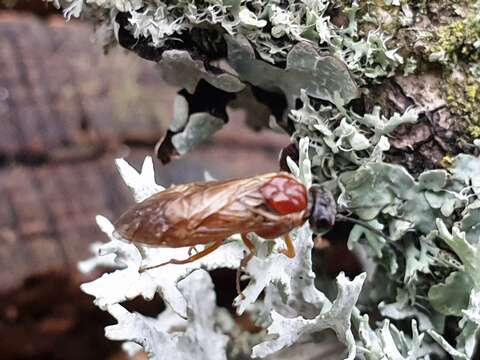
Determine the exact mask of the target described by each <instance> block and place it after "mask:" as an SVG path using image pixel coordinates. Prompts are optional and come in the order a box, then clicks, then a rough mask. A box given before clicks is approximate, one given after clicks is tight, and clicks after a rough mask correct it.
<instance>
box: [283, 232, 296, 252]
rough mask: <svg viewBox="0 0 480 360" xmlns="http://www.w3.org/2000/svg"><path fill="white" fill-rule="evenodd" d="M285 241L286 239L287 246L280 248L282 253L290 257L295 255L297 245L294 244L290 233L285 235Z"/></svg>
mask: <svg viewBox="0 0 480 360" xmlns="http://www.w3.org/2000/svg"><path fill="white" fill-rule="evenodd" d="M283 241H285V245H287V248H286V249H282V250H280V253H282V254H284V255H286V256H288V257H289V258H293V257H295V246H294V245H293V242H292V239H290V235H289V234H288V233H287V234H285V235H284V236H283Z"/></svg>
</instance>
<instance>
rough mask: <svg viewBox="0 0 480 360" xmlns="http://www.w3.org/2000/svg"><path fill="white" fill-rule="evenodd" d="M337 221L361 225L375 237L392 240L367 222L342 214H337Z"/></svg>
mask: <svg viewBox="0 0 480 360" xmlns="http://www.w3.org/2000/svg"><path fill="white" fill-rule="evenodd" d="M336 220H337V221H341V222H350V223H352V224H356V225H359V226H361V227H363V228H365V229H367V230H368V231H370V232H372V233H374V234H375V235H378V236H380V237H382V238H384V239H385V240H388V241H391V240H392V239H391V238H390V237H389V236H388V235H385V234H384V233H383V232H382V231H380V230H378V229H375V228H374V227H373V226H372V225H370V224H368V223H367V222H365V221H362V220H358V219H355V218H352V217H350V216H346V215H341V214H337V216H336Z"/></svg>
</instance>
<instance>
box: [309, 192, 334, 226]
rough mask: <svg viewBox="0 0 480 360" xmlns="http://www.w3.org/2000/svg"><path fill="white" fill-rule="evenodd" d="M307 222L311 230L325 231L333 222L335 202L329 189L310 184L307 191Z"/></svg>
mask: <svg viewBox="0 0 480 360" xmlns="http://www.w3.org/2000/svg"><path fill="white" fill-rule="evenodd" d="M308 214H309V216H308V222H309V224H310V227H311V228H312V230H313V232H314V233H316V234H319V235H323V234H325V233H327V232H328V231H329V230H330V229H331V228H332V227H333V225H334V224H335V218H336V215H337V204H336V202H335V199H334V198H333V196H332V194H331V193H330V191H328V190H326V189H324V188H323V187H321V186H318V185H317V186H316V185H314V186H312V187H311V188H310V189H309V191H308Z"/></svg>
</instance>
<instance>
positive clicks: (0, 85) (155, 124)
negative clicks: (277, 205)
mask: <svg viewBox="0 0 480 360" xmlns="http://www.w3.org/2000/svg"><path fill="white" fill-rule="evenodd" d="M39 4H40V6H39ZM29 5H30V6H29ZM43 5H44V4H43V3H40V2H27V3H26V2H22V3H20V8H23V10H24V12H14V11H5V10H3V11H2V10H0V358H1V359H33V358H35V359H105V358H112V357H116V356H117V355H115V354H120V352H119V348H118V346H117V344H115V343H112V342H110V341H108V340H106V339H105V338H104V337H103V327H104V326H105V325H107V324H109V323H112V320H111V319H110V318H108V316H107V315H105V314H104V313H102V312H101V311H99V310H97V309H96V308H95V307H94V306H93V304H92V302H91V298H89V297H88V296H86V295H84V294H82V293H81V292H80V290H79V288H78V286H79V284H80V283H82V282H84V281H87V280H88V279H87V278H86V277H85V276H84V275H81V274H79V273H78V271H77V269H76V264H77V262H78V261H79V260H82V259H85V258H86V257H88V256H89V255H90V253H89V250H88V247H89V244H90V243H91V242H93V241H99V240H100V241H101V240H104V236H103V235H102V234H101V233H100V231H99V230H98V229H97V227H96V225H95V220H94V219H95V215H96V214H103V215H105V216H107V217H109V218H115V216H118V215H119V214H120V213H121V212H122V211H123V210H125V209H126V208H127V207H128V206H129V204H131V203H132V201H133V200H132V198H131V196H130V193H129V191H128V190H127V188H126V187H125V186H124V184H123V183H122V181H121V179H120V177H119V175H118V174H117V172H116V169H115V167H114V163H113V159H114V158H116V157H126V158H127V160H128V161H131V162H133V163H134V164H135V165H136V166H137V167H138V166H139V165H140V164H141V162H142V160H143V158H144V157H145V156H146V155H152V154H153V146H154V144H155V142H156V141H157V140H158V139H159V138H160V137H161V136H162V133H163V132H164V131H165V129H166V127H167V126H168V123H169V118H170V112H171V108H170V104H171V101H172V99H173V96H174V95H175V92H176V89H172V88H171V87H169V86H167V85H166V84H164V83H163V82H162V81H161V79H160V77H159V75H158V73H157V71H156V69H155V68H154V65H153V63H149V62H147V61H144V60H141V59H139V58H137V57H135V56H133V55H131V54H128V53H127V52H125V51H122V50H121V49H115V50H114V51H112V52H111V53H110V54H109V55H108V56H105V55H104V54H103V52H102V49H100V48H99V47H98V46H97V45H95V44H93V43H92V41H91V29H90V26H89V25H84V24H81V23H79V22H74V21H72V22H70V23H68V24H65V22H64V19H63V18H61V17H59V16H55V15H53V16H50V13H51V12H53V10H52V9H47V11H45V8H44V7H42V6H43ZM32 9H33V10H34V12H35V11H36V12H37V14H38V13H39V10H40V13H41V15H42V17H38V16H35V15H32V14H29V13H27V12H25V11H26V10H32ZM47 15H48V16H47ZM140 103H141V104H142V106H141V107H140V106H138V104H140ZM287 143H288V138H287V137H285V136H280V135H276V134H273V133H270V132H268V133H267V132H262V133H254V132H252V131H250V130H248V129H246V128H245V127H244V125H243V121H242V115H241V113H238V112H237V113H234V114H233V116H232V119H231V121H230V123H229V124H228V125H227V126H226V127H225V128H224V129H223V130H222V131H220V132H219V133H218V134H217V135H216V136H215V138H214V139H213V140H212V141H210V142H208V143H205V144H204V145H203V146H202V147H201V148H200V149H198V150H197V151H195V152H194V153H192V154H191V155H189V156H186V157H185V158H183V159H180V160H178V161H174V162H172V163H171V164H169V165H167V166H161V165H160V164H159V163H158V162H157V163H156V167H157V174H158V182H159V183H161V184H163V185H169V184H171V183H182V182H188V181H192V180H200V179H202V178H203V173H204V170H208V171H209V172H210V173H211V174H212V175H213V176H215V177H218V178H228V177H234V176H248V175H254V174H258V173H262V172H266V171H271V170H277V169H278V159H277V157H278V152H279V150H280V149H281V148H282V147H283V146H285V145H286V144H287ZM91 276H92V277H94V276H96V275H95V274H92V275H91ZM222 276H225V275H222V274H219V275H217V277H219V278H221V277H222ZM227 276H228V275H227ZM232 279H233V278H232ZM219 288H220V289H221V285H220V286H219ZM231 296H233V295H228V299H223V300H221V301H223V302H228V301H231ZM134 306H138V307H139V308H141V309H142V310H143V311H146V312H149V311H150V312H151V313H152V314H155V313H158V311H159V308H160V306H161V304H160V302H159V301H153V302H152V303H145V302H142V301H137V303H136V304H135V303H134ZM118 356H120V355H118Z"/></svg>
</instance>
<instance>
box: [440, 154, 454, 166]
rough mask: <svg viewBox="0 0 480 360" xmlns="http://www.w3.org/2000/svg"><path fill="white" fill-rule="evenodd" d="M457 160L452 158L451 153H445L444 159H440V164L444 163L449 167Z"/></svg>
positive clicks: (443, 164)
mask: <svg viewBox="0 0 480 360" xmlns="http://www.w3.org/2000/svg"><path fill="white" fill-rule="evenodd" d="M454 162H455V159H454V158H452V157H451V156H449V155H445V156H444V157H443V158H442V160H441V161H440V165H442V166H443V167H444V168H446V169H448V168H450V167H452V166H453V164H454Z"/></svg>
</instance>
